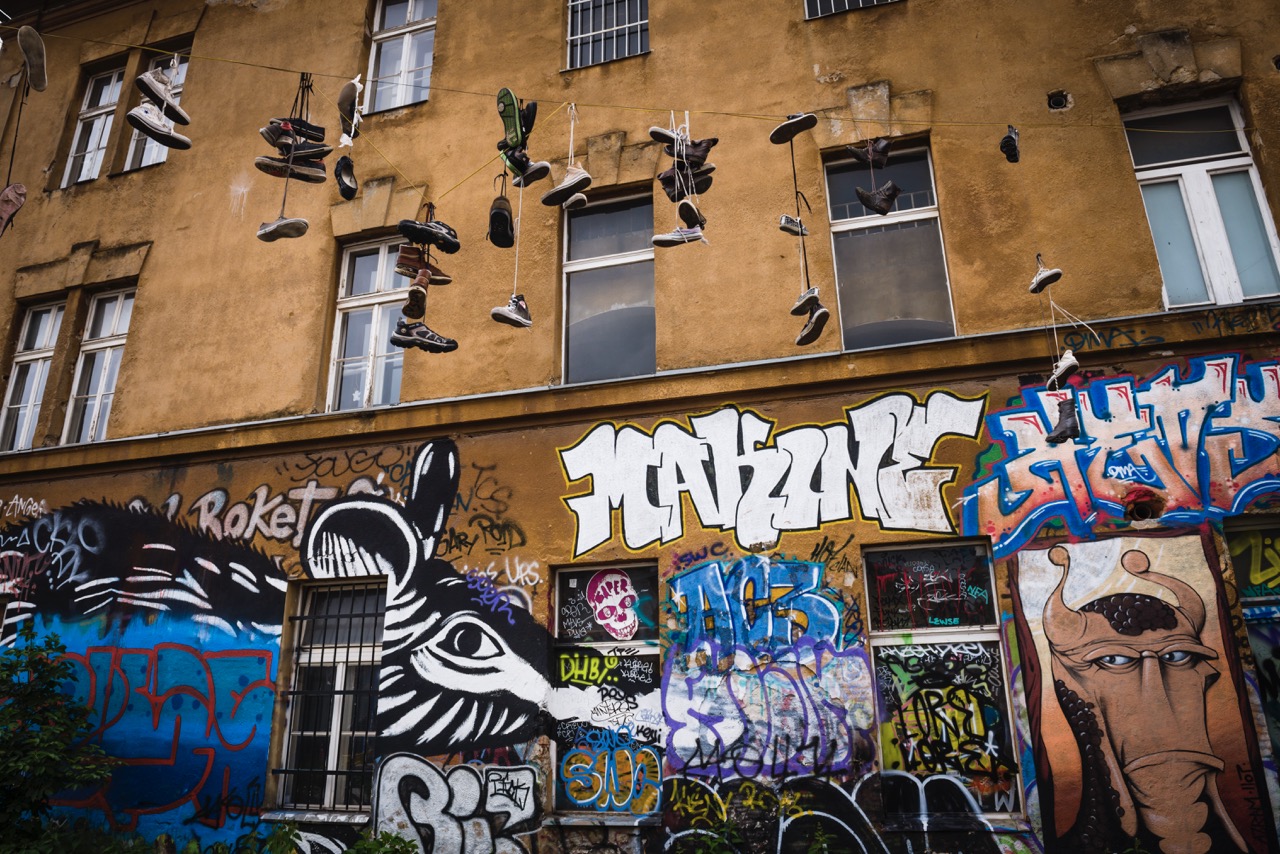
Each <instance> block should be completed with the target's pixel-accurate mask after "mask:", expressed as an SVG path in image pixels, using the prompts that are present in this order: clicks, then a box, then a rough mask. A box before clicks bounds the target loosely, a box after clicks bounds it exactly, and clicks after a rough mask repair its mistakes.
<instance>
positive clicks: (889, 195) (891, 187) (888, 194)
mask: <svg viewBox="0 0 1280 854" xmlns="http://www.w3.org/2000/svg"><path fill="white" fill-rule="evenodd" d="M855 191H856V192H857V194H858V201H860V202H862V206H863V207H865V208H866V209H867V210H870V211H875V212H876V213H878V214H880V216H884V215H885V214H887V213H888V212H889V211H891V210H893V202H894V200H895V199H897V198H898V196H899V195H900V194H901V193H902V188H901V187H899V186H898V185H897V184H895V183H893V182H892V181H885V182H884V186H883V187H881V188H880V189H878V190H876V191H875V192H874V193H868V192H867V191H866V190H864V189H862V188H861V187H857V188H855Z"/></svg>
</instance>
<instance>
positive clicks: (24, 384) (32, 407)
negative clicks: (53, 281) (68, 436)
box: [0, 303, 66, 451]
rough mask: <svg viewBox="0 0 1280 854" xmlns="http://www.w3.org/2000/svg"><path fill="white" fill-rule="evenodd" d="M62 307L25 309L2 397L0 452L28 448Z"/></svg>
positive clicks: (47, 306)
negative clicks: (7, 388)
mask: <svg viewBox="0 0 1280 854" xmlns="http://www.w3.org/2000/svg"><path fill="white" fill-rule="evenodd" d="M65 307H66V306H65V305H64V304H63V303H57V304H55V305H42V306H36V307H35V308H29V309H27V313H26V316H25V317H23V319H22V331H21V332H20V333H19V335H18V351H17V353H15V354H14V357H13V372H12V374H10V377H9V393H8V394H7V395H6V396H5V404H4V413H3V414H2V415H0V451H23V450H26V449H27V448H30V447H31V441H32V438H33V437H34V435H35V431H36V421H37V420H38V419H39V418H40V401H41V399H42V398H43V397H44V385H45V382H46V381H47V380H48V379H49V365H50V364H51V363H52V362H53V345H54V344H56V343H57V341H58V330H59V329H60V328H61V327H62V314H63V310H64V309H65Z"/></svg>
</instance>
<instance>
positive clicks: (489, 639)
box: [424, 614, 511, 673]
mask: <svg viewBox="0 0 1280 854" xmlns="http://www.w3.org/2000/svg"><path fill="white" fill-rule="evenodd" d="M424 646H425V648H426V651H428V652H430V653H431V654H432V655H433V656H434V657H435V658H437V659H439V660H440V661H442V662H444V663H446V664H448V665H449V666H451V667H454V668H456V669H459V670H464V671H469V672H473V673H478V672H482V671H484V672H489V671H492V669H493V666H494V665H496V664H498V662H496V661H491V659H495V658H500V657H502V656H506V655H509V654H511V648H510V647H509V646H508V645H507V642H506V641H504V640H503V639H502V637H501V636H500V635H498V634H496V633H495V632H494V631H493V629H491V628H489V627H488V626H486V625H485V624H484V623H483V622H481V621H480V620H478V619H477V618H476V617H475V616H474V615H471V614H455V615H453V616H452V617H451V618H449V619H448V620H447V621H446V622H445V623H444V625H442V626H441V627H440V629H439V630H438V631H437V632H436V634H435V636H434V637H433V638H432V639H431V640H429V641H427V642H426V643H425V644H424Z"/></svg>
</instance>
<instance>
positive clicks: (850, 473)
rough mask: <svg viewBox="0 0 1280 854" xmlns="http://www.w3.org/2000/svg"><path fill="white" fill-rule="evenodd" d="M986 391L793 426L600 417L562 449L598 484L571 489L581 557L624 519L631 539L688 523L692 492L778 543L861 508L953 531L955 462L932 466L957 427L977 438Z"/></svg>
mask: <svg viewBox="0 0 1280 854" xmlns="http://www.w3.org/2000/svg"><path fill="white" fill-rule="evenodd" d="M982 410H983V401H982V400H981V399H978V400H965V399H963V398H959V397H955V396H954V395H951V394H948V393H946V392H934V393H932V394H930V395H929V396H928V397H927V398H926V400H925V402H924V403H919V402H917V400H916V398H915V397H913V396H912V395H909V394H889V395H885V396H883V397H879V398H876V399H875V400H871V401H868V402H866V403H863V404H861V405H859V406H855V407H851V408H849V409H846V410H845V420H844V421H841V422H838V423H832V424H826V425H820V426H803V427H793V428H791V429H788V430H783V431H780V432H778V433H777V434H776V435H775V434H774V428H775V427H776V424H775V422H773V421H769V420H767V419H764V418H761V417H760V416H759V415H757V414H755V413H754V412H750V411H743V410H739V409H737V408H734V407H726V408H724V409H720V410H717V411H716V412H712V413H709V414H707V415H695V416H690V417H689V418H688V419H687V421H688V426H687V427H686V426H684V425H682V424H680V423H678V422H675V421H665V422H663V423H661V424H659V425H658V426H657V427H655V428H654V429H653V430H652V431H644V430H641V429H639V428H636V427H632V426H623V427H619V426H617V425H614V424H601V425H599V426H597V427H595V428H593V429H592V430H591V431H590V432H588V433H587V434H586V435H585V436H583V437H582V438H581V439H580V440H579V441H578V442H577V443H576V444H574V445H573V446H571V447H568V448H561V449H560V459H561V462H562V465H563V466H564V473H565V478H566V480H567V482H568V483H570V484H572V483H574V482H576V481H580V480H584V479H589V481H590V484H589V491H587V492H584V493H581V494H579V495H574V496H571V497H569V498H566V499H565V504H566V505H567V506H568V508H569V509H570V510H571V511H572V512H573V515H574V517H575V519H576V521H577V538H576V541H575V545H574V556H575V557H578V556H580V555H583V554H586V553H587V552H589V551H591V550H592V549H594V548H596V547H597V546H600V545H601V544H603V543H606V542H608V541H609V540H610V539H612V538H613V536H614V533H615V531H614V511H615V510H618V511H620V513H619V527H618V530H619V532H620V533H621V534H622V539H623V542H625V543H626V545H627V547H628V548H630V549H640V548H643V547H645V546H647V545H651V544H653V543H658V542H661V543H670V542H672V541H674V540H678V539H679V538H680V537H681V536H683V534H684V523H683V503H682V501H681V496H686V497H687V498H688V499H689V502H690V504H691V506H692V508H693V511H694V513H695V514H696V515H697V517H698V520H699V521H700V523H701V524H702V526H703V527H704V528H718V529H719V530H721V531H733V533H734V536H735V538H736V539H737V542H738V543H739V545H741V546H742V547H743V548H744V549H751V550H755V549H756V547H757V546H759V547H766V548H767V547H771V546H772V545H773V544H775V543H776V542H777V541H778V537H779V535H780V534H781V533H782V532H783V531H805V530H815V529H817V528H818V527H819V526H821V525H824V524H827V523H829V522H840V521H845V520H849V519H853V518H855V517H854V515H853V504H852V502H851V500H850V496H849V492H850V487H851V486H852V488H853V491H854V493H856V495H857V499H858V506H859V507H860V508H861V511H862V516H863V517H864V518H866V519H870V520H875V521H877V522H878V523H879V524H880V526H881V527H882V528H886V529H898V530H918V531H937V532H944V533H951V532H953V531H954V528H953V525H952V521H951V516H950V514H949V513H948V511H947V508H946V507H945V506H944V504H943V501H942V496H941V488H942V487H943V486H944V485H945V484H947V483H950V482H951V480H952V479H953V478H954V477H955V471H954V469H952V468H947V467H943V466H934V465H930V460H931V459H932V457H933V454H934V451H935V449H936V448H937V446H938V444H939V443H940V442H941V441H942V440H943V439H945V438H946V437H947V436H965V437H968V438H973V437H976V436H977V434H978V428H979V426H980V420H981V417H982Z"/></svg>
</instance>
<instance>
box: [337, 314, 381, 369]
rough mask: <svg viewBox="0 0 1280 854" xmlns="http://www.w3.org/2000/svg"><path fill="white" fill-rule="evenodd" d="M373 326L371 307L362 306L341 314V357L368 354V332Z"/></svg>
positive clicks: (347, 357)
mask: <svg viewBox="0 0 1280 854" xmlns="http://www.w3.org/2000/svg"><path fill="white" fill-rule="evenodd" d="M372 328H373V309H371V308H362V309H357V310H355V311H348V312H344V313H343V315H342V358H343V359H350V358H353V357H356V356H367V355H369V334H370V332H371V331H372Z"/></svg>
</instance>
